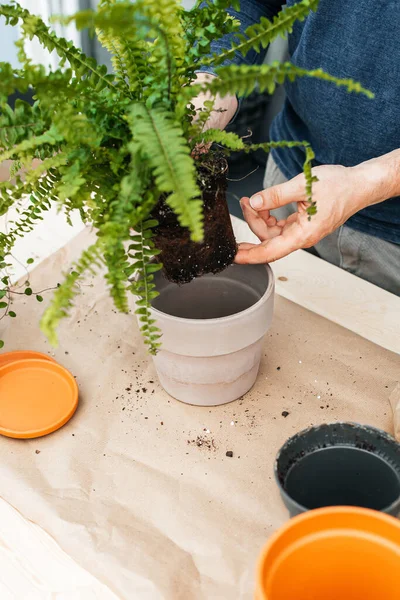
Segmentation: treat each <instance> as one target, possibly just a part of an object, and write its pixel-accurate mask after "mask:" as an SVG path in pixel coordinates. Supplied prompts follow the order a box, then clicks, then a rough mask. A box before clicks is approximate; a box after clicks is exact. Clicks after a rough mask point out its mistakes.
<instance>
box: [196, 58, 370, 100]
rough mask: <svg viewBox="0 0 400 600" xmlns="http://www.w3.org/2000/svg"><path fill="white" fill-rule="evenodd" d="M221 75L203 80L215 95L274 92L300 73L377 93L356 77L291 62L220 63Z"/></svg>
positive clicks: (364, 91) (207, 88)
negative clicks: (225, 64)
mask: <svg viewBox="0 0 400 600" xmlns="http://www.w3.org/2000/svg"><path fill="white" fill-rule="evenodd" d="M216 74H217V76H218V77H214V78H213V79H212V80H211V81H210V82H206V83H204V84H203V89H204V90H205V91H209V92H211V93H212V94H213V95H215V94H220V95H221V96H226V95H227V94H238V95H240V96H248V95H249V94H251V93H252V92H253V91H254V90H255V89H256V88H257V89H258V90H259V91H260V92H264V91H265V90H267V91H268V93H269V94H273V92H274V91H275V88H276V85H277V84H281V83H283V82H284V81H285V80H286V79H289V81H294V80H295V79H296V78H298V77H312V78H315V79H321V80H323V81H328V82H330V83H333V84H335V85H336V86H338V87H345V88H346V89H347V91H348V92H355V93H358V94H363V95H365V96H367V98H373V97H374V94H373V93H372V92H370V91H369V90H367V89H366V88H364V87H362V85H361V84H360V83H358V82H356V81H353V80H352V79H342V78H339V77H335V76H333V75H330V74H329V73H325V71H323V70H322V69H313V70H311V71H309V70H307V69H302V68H300V67H297V66H296V65H293V64H292V63H290V62H286V63H278V62H274V63H272V64H271V65H261V66H247V65H241V66H238V65H230V66H229V67H219V68H218V69H217V70H216Z"/></svg>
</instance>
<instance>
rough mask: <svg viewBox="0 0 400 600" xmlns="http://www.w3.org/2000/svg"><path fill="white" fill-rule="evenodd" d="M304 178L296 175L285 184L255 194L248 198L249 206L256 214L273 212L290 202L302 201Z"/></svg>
mask: <svg viewBox="0 0 400 600" xmlns="http://www.w3.org/2000/svg"><path fill="white" fill-rule="evenodd" d="M304 189H305V188H304V177H302V176H301V175H298V176H297V177H294V178H293V179H290V180H289V181H286V182H285V183H281V184H279V185H274V186H272V187H270V188H267V189H266V190H262V191H261V192H257V193H256V194H254V195H253V196H252V197H251V198H250V206H251V207H252V208H253V209H254V210H256V211H257V212H260V211H264V210H274V209H275V208H280V207H281V206H285V205H286V204H290V203H291V202H301V201H302V200H304Z"/></svg>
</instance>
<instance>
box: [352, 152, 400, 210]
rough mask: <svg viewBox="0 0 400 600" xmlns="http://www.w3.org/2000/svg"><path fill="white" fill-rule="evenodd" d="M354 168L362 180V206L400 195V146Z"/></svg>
mask: <svg viewBox="0 0 400 600" xmlns="http://www.w3.org/2000/svg"><path fill="white" fill-rule="evenodd" d="M354 169H355V170H356V171H357V173H358V175H359V181H360V190H359V192H360V208H365V207H367V206H371V205H372V204H378V203H379V202H383V201H384V200H388V199H389V198H393V197H395V196H400V148H399V149H398V150H393V152H389V153H388V154H384V155H383V156H379V157H378V158H373V159H371V160H368V161H366V162H363V163H361V164H359V165H357V166H356V167H354Z"/></svg>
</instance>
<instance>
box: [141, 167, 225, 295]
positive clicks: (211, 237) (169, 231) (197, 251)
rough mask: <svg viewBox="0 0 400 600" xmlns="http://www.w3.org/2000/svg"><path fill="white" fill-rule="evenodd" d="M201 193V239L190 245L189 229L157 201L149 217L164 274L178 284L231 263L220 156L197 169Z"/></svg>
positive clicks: (223, 173)
mask: <svg viewBox="0 0 400 600" xmlns="http://www.w3.org/2000/svg"><path fill="white" fill-rule="evenodd" d="M198 174H199V179H198V183H199V186H200V189H201V190H202V198H203V214H204V240H203V242H201V243H197V242H192V241H191V239H190V234H189V230H188V229H185V228H182V227H181V226H180V225H179V222H178V219H177V217H176V216H175V213H174V212H173V211H172V210H171V209H170V207H169V206H168V205H167V204H166V203H165V200H164V199H163V198H161V199H160V201H159V203H158V204H157V206H156V208H155V209H154V211H153V214H152V217H153V218H154V219H156V220H157V221H158V227H156V228H155V230H154V233H155V238H154V241H155V245H156V247H157V248H158V249H159V250H161V254H160V255H159V256H158V260H159V261H160V262H162V263H163V266H164V274H165V276H166V277H167V279H169V280H170V281H172V282H174V283H178V284H183V283H189V282H190V281H192V280H193V279H194V278H195V277H200V276H201V275H205V274H206V273H213V274H216V273H219V272H221V271H223V270H224V269H225V268H226V267H228V266H229V265H231V264H232V262H233V260H234V258H235V256H236V252H237V245H236V240H235V236H234V233H233V229H232V224H231V219H230V216H229V210H228V205H227V202H226V189H227V179H226V175H227V165H226V161H225V159H224V158H222V157H215V156H214V157H213V162H212V164H210V165H204V166H201V167H200V168H199V170H198Z"/></svg>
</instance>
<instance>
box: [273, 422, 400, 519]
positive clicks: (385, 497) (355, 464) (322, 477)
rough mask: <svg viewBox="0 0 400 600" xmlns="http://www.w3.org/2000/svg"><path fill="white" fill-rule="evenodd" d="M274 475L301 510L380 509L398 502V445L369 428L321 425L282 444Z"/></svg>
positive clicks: (399, 481)
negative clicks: (359, 507)
mask: <svg viewBox="0 0 400 600" xmlns="http://www.w3.org/2000/svg"><path fill="white" fill-rule="evenodd" d="M277 475H278V479H279V482H280V484H281V485H282V487H283V489H284V490H285V492H286V493H287V494H288V496H289V497H290V498H291V499H292V500H294V501H295V502H296V503H297V504H299V505H300V506H302V507H304V508H306V509H314V508H320V507H323V506H361V507H365V508H371V509H375V510H384V509H385V508H387V507H389V506H390V505H391V504H393V503H394V502H396V501H399V498H400V446H399V444H397V443H396V441H395V440H393V439H392V438H390V437H389V436H386V435H385V434H384V433H383V432H380V431H378V430H375V429H374V428H368V427H363V426H355V425H353V424H345V423H342V424H334V425H322V426H320V427H315V428H311V429H309V430H307V431H305V432H303V433H302V434H299V435H297V436H295V437H294V438H292V439H291V440H289V441H288V442H287V444H285V446H284V447H283V449H282V450H281V453H280V455H279V457H278V461H277Z"/></svg>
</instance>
